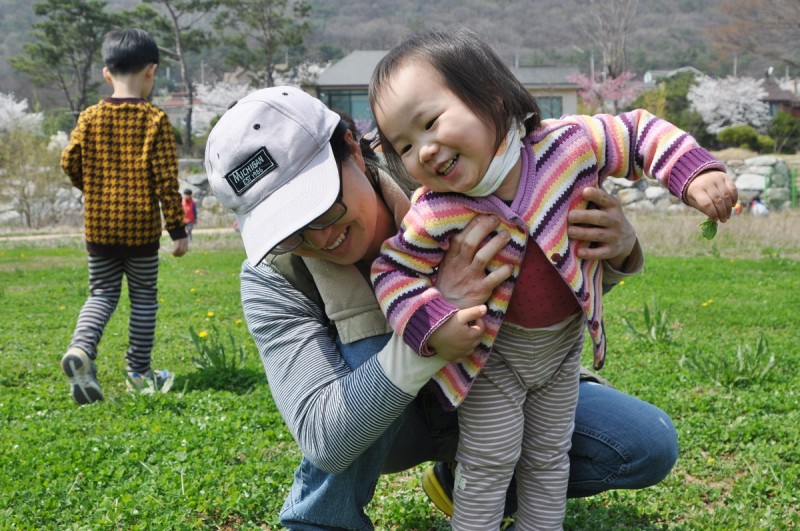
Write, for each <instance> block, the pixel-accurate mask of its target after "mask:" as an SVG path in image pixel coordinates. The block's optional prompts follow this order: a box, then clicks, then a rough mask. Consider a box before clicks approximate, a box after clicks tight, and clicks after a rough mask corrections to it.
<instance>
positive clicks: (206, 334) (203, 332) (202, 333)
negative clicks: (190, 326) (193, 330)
mask: <svg viewBox="0 0 800 531" xmlns="http://www.w3.org/2000/svg"><path fill="white" fill-rule="evenodd" d="M206 336H208V332H206V331H205V330H200V333H199V334H197V337H199V338H200V339H204V338H205V337H206Z"/></svg>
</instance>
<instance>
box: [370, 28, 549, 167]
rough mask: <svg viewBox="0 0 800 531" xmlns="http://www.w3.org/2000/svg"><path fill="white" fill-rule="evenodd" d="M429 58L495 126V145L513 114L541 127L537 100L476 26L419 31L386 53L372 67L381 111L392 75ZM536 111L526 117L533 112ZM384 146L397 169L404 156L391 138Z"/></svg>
mask: <svg viewBox="0 0 800 531" xmlns="http://www.w3.org/2000/svg"><path fill="white" fill-rule="evenodd" d="M420 60H422V61H426V62H427V63H429V64H430V65H431V66H432V67H433V68H434V69H435V70H436V71H437V72H439V74H440V75H441V76H442V80H443V81H444V84H445V85H446V86H447V88H449V89H450V90H452V91H453V93H454V94H455V95H456V96H458V97H459V98H460V99H461V101H463V102H464V103H465V104H466V105H467V106H468V107H469V108H470V109H472V110H473V111H474V112H475V113H476V114H477V115H478V116H480V117H482V118H484V119H485V120H486V121H487V122H489V123H491V124H492V125H493V126H494V129H495V139H496V140H495V142H496V144H495V147H499V145H500V142H502V141H503V139H504V138H505V136H506V133H507V132H508V129H509V128H510V127H511V123H512V120H517V122H519V123H524V124H525V129H526V132H531V131H533V130H534V129H536V128H538V127H539V125H540V123H541V112H540V111H539V106H538V105H537V104H536V100H535V99H534V97H533V96H532V95H531V93H530V92H528V91H527V90H526V89H525V87H524V86H523V85H522V83H520V82H519V80H518V79H517V78H516V76H515V75H514V74H513V73H512V72H511V70H510V69H509V68H508V67H507V66H506V65H505V64H504V63H503V61H502V60H501V59H500V58H499V57H498V56H497V54H496V53H495V52H494V50H492V49H491V47H489V45H488V44H486V43H485V42H483V41H482V40H481V39H480V37H478V35H477V34H476V33H474V32H473V31H471V30H469V29H467V28H464V27H456V28H454V29H452V30H447V31H431V32H428V33H421V34H418V35H414V36H412V37H410V38H409V39H407V40H406V41H405V42H403V43H401V44H399V45H398V46H396V47H395V48H394V49H392V50H391V51H390V52H389V53H388V54H386V55H385V56H384V57H383V59H381V61H380V62H379V63H378V66H377V67H376V68H375V71H374V72H373V73H372V79H371V80H370V83H369V105H370V108H371V109H372V114H373V115H375V109H376V107H378V106H380V102H379V101H378V100H379V97H380V96H381V95H382V92H383V91H384V90H386V87H387V85H388V83H389V82H390V81H391V77H392V75H393V74H394V73H395V72H396V71H397V70H398V69H399V68H400V67H402V66H405V65H406V64H408V63H410V62H414V61H420ZM531 113H533V116H531V117H530V118H528V119H527V120H526V118H525V117H526V116H527V115H528V114H531ZM379 134H380V137H381V146H382V148H383V152H384V153H385V154H386V155H387V157H389V159H390V166H391V168H392V169H393V170H394V167H395V164H396V163H397V160H396V159H399V156H398V155H397V153H396V152H395V151H394V149H393V148H392V147H391V145H389V143H388V142H386V141H385V138H384V136H383V134H382V133H380V129H379Z"/></svg>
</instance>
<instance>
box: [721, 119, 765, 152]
mask: <svg viewBox="0 0 800 531" xmlns="http://www.w3.org/2000/svg"><path fill="white" fill-rule="evenodd" d="M717 140H719V141H720V143H722V145H723V146H725V147H741V148H746V149H752V150H755V149H756V148H757V147H758V131H756V130H755V128H754V127H753V126H751V125H734V126H732V127H727V128H725V129H723V130H722V131H720V132H719V133H717Z"/></svg>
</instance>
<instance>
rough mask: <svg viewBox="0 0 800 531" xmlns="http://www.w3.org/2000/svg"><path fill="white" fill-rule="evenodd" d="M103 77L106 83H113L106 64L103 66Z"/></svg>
mask: <svg viewBox="0 0 800 531" xmlns="http://www.w3.org/2000/svg"><path fill="white" fill-rule="evenodd" d="M103 79H105V80H106V83H108V84H109V85H113V84H114V80H113V79H111V72H109V70H108V67H107V66H104V67H103Z"/></svg>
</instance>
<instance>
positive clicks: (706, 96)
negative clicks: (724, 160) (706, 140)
mask: <svg viewBox="0 0 800 531" xmlns="http://www.w3.org/2000/svg"><path fill="white" fill-rule="evenodd" d="M766 96H767V91H766V90H765V89H764V87H763V86H762V82H761V80H758V79H753V78H749V77H732V76H728V77H726V78H723V79H718V78H713V77H708V76H706V77H702V78H700V79H698V81H697V84H695V85H692V86H691V87H690V88H689V93H688V95H687V98H688V99H689V102H690V105H691V108H692V109H693V110H695V111H696V112H697V113H698V114H699V115H700V116H701V117H702V118H703V122H704V123H705V124H706V130H707V131H708V132H709V133H711V134H714V135H716V134H717V133H719V132H720V131H722V130H723V129H725V128H727V127H731V126H734V125H751V126H753V127H755V128H756V129H758V130H763V129H764V128H765V127H766V126H767V125H768V124H769V122H770V115H769V105H767V104H766V103H765V102H764V101H763V99H764V98H765V97H766Z"/></svg>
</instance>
